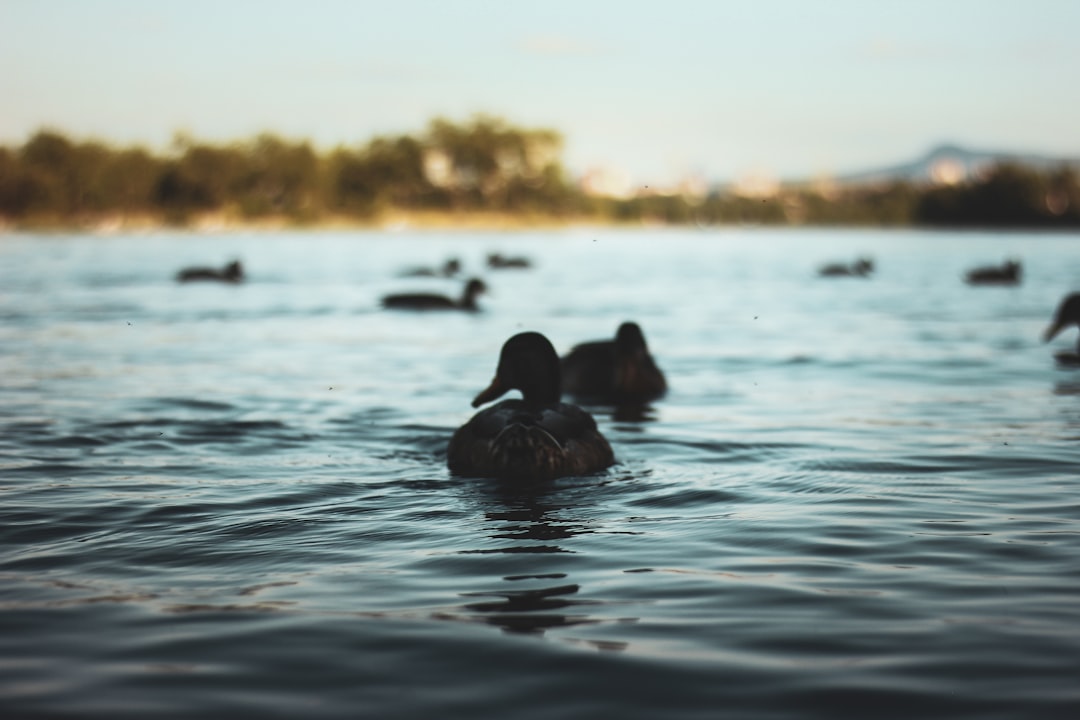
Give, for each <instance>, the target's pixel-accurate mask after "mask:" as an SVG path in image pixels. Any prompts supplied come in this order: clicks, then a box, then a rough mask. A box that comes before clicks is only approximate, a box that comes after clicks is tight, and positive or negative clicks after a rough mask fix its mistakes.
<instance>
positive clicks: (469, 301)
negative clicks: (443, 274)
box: [382, 278, 487, 312]
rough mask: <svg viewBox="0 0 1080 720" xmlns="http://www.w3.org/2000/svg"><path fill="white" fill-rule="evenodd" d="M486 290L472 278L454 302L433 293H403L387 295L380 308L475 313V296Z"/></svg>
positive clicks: (485, 287)
mask: <svg viewBox="0 0 1080 720" xmlns="http://www.w3.org/2000/svg"><path fill="white" fill-rule="evenodd" d="M486 290H487V286H486V285H484V283H483V281H482V280H477V279H475V278H474V279H472V280H470V281H469V282H468V283H467V284H466V285H465V290H464V292H463V293H462V295H461V299H460V300H454V299H452V298H449V297H446V296H445V295H438V294H435V293H403V294H399V295H387V296H386V297H384V298H383V299H382V306H383V307H384V308H390V309H396V310H467V311H469V312H476V311H477V310H479V309H480V307H479V305H477V304H476V296H477V295H479V294H481V293H483V292H485V291H486Z"/></svg>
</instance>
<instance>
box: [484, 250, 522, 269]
mask: <svg viewBox="0 0 1080 720" xmlns="http://www.w3.org/2000/svg"><path fill="white" fill-rule="evenodd" d="M487 264H488V267H489V268H491V269H492V270H507V269H525V268H529V267H532V263H531V262H530V261H529V259H528V258H524V257H507V256H505V255H503V254H501V253H491V254H489V255H488V256H487Z"/></svg>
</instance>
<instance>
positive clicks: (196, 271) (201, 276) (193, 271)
mask: <svg viewBox="0 0 1080 720" xmlns="http://www.w3.org/2000/svg"><path fill="white" fill-rule="evenodd" d="M176 280H177V282H196V281H200V280H213V281H217V282H227V283H238V282H242V281H243V280H244V267H243V266H242V265H241V264H240V261H239V260H233V261H232V262H231V263H229V264H228V265H226V266H225V267H224V268H222V269H220V270H219V269H217V268H212V267H189V268H184V269H183V270H181V271H180V272H178V273H177V274H176Z"/></svg>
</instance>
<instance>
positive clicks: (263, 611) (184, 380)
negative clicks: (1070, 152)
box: [0, 229, 1080, 719]
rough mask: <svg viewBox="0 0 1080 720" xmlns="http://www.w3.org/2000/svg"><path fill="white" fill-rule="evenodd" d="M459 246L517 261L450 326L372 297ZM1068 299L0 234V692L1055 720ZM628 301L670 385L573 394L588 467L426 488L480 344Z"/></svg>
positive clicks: (615, 246)
mask: <svg viewBox="0 0 1080 720" xmlns="http://www.w3.org/2000/svg"><path fill="white" fill-rule="evenodd" d="M493 251H502V252H506V253H511V254H524V255H527V256H529V257H531V258H532V259H533V260H534V262H535V265H536V267H535V268H534V269H532V270H528V271H501V272H486V273H483V275H484V277H485V281H486V282H487V283H488V285H489V286H490V287H491V289H492V293H491V294H490V295H489V296H487V297H483V298H481V302H482V304H483V305H484V307H485V311H484V312H483V313H481V314H478V315H438V316H432V315H416V314H402V313H391V312H387V311H382V310H380V309H379V308H378V298H379V297H380V296H381V295H382V294H384V293H386V292H391V291H399V290H410V289H442V290H446V291H448V292H455V293H456V291H457V287H458V285H457V283H454V282H450V281H445V280H431V279H419V280H415V279H414V280H404V279H401V278H398V277H396V275H397V273H398V272H399V271H401V270H402V269H404V268H406V267H409V266H413V265H421V264H426V265H438V264H441V263H442V261H443V260H445V259H446V258H448V257H451V256H458V257H460V258H461V259H462V261H463V263H464V264H465V266H466V268H467V269H472V270H481V269H482V264H483V263H482V260H483V258H484V256H485V255H486V254H487V253H488V252H493ZM858 254H869V255H872V256H873V257H874V258H875V259H876V260H877V266H878V272H877V273H876V275H875V276H874V277H873V278H871V279H869V280H859V279H822V278H818V277H816V276H815V273H814V269H815V268H816V267H817V266H818V265H820V264H822V263H824V262H827V261H834V260H841V261H845V260H850V259H853V258H854V257H855V256H856V255H858ZM1007 256H1017V257H1020V258H1022V259H1023V261H1024V263H1025V282H1024V284H1023V285H1022V286H1021V287H1018V288H971V287H968V286H966V285H964V284H963V283H962V282H961V280H960V278H961V276H962V273H963V271H964V270H966V269H967V268H969V267H971V266H973V265H977V264H985V263H996V262H998V261H1000V260H1002V259H1004V258H1005V257H1007ZM232 257H239V258H242V259H243V260H244V261H245V265H246V267H247V270H248V274H249V276H250V281H249V282H248V283H247V284H245V285H242V286H239V287H229V286H218V285H185V286H181V285H177V284H175V283H174V282H172V279H171V278H172V275H173V273H174V272H175V271H176V270H177V269H179V268H180V267H182V266H184V265H190V264H213V263H221V264H223V263H224V262H225V261H226V260H228V259H230V258H232ZM1076 289H1080V242H1078V238H1077V237H1075V236H1068V235H1034V234H1032V235H1025V234H1004V235H995V234H981V233H970V234H938V233H919V232H883V231H832V230H828V231H826V230H815V231H773V230H755V229H741V230H735V229H732V230H708V231H706V230H700V231H680V232H674V231H661V230H655V231H636V232H618V231H610V230H584V229H582V230H572V231H564V232H551V233H539V232H538V233H519V234H500V233H494V232H492V233H477V232H429V233H408V232H399V233H371V234H359V233H357V234H348V233H321V234H319V233H315V234H289V233H280V234H266V235H258V234H251V235H243V234H226V235H222V236H198V235H195V236H186V235H175V236H173V235H168V234H160V235H148V236H138V237H87V236H73V237H48V238H37V237H25V236H19V235H9V236H6V237H2V238H0V317H2V319H3V322H2V325H0V491H2V495H0V499H2V502H0V508H2V509H0V513H2V522H0V668H2V670H0V707H4V708H6V709H7V712H6V715H7V716H8V717H109V718H123V717H132V718H135V717H138V718H141V717H146V716H148V715H150V714H152V715H154V716H155V717H170V716H175V717H191V716H195V715H199V716H204V717H232V716H235V714H236V713H237V712H244V713H246V714H249V715H253V716H260V717H298V716H303V717H313V718H318V717H378V718H398V717H440V718H474V717H494V716H508V717H514V718H550V717H559V718H593V717H620V718H657V717H665V718H713V717H717V716H725V715H726V716H731V717H739V718H751V719H753V718H770V719H772V718H788V717H799V718H814V717H821V718H834V717H838V716H850V717H868V716H874V717H898V718H900V717H903V718H911V717H935V718H944V717H949V718H952V717H972V718H976V717H977V718H1015V717H1021V716H1023V717H1065V716H1071V717H1075V716H1077V715H1076V713H1077V712H1078V711H1080V685H1077V682H1076V681H1077V677H1078V676H1080V603H1078V602H1077V600H1078V595H1080V500H1078V497H1080V496H1078V493H1077V491H1076V487H1075V485H1076V482H1077V475H1078V474H1077V462H1078V460H1080V449H1078V446H1077V440H1078V439H1080V397H1078V395H1080V372H1077V371H1071V370H1067V369H1062V368H1058V367H1056V366H1055V365H1054V362H1053V359H1052V352H1053V350H1054V349H1060V348H1062V347H1067V346H1068V345H1069V344H1071V343H1072V342H1074V340H1075V330H1073V331H1070V332H1067V333H1064V334H1063V336H1062V337H1061V338H1059V339H1058V340H1056V341H1055V342H1054V343H1053V346H1052V347H1048V346H1046V345H1043V344H1042V343H1040V342H1039V337H1040V333H1041V332H1042V330H1043V328H1044V327H1045V326H1046V324H1047V323H1048V322H1049V320H1050V316H1051V313H1052V310H1053V308H1054V306H1055V305H1056V304H1057V302H1058V300H1059V299H1060V298H1061V297H1062V295H1063V294H1064V293H1065V292H1067V291H1070V290H1076ZM624 319H634V320H637V321H638V322H639V323H640V324H641V325H642V327H643V328H644V330H645V333H646V336H647V337H648V339H649V342H650V345H651V347H652V349H653V352H654V354H655V356H656V357H657V360H658V362H659V363H660V365H661V367H663V369H664V370H665V372H666V373H667V376H668V379H669V382H670V385H671V388H672V390H671V393H670V394H669V396H668V397H666V398H665V399H663V400H662V401H659V402H657V403H655V404H654V405H653V406H652V408H651V409H650V410H649V411H648V412H646V413H645V415H644V416H643V417H637V418H634V417H629V418H626V417H622V416H621V415H618V416H616V415H614V414H613V413H612V412H611V411H608V410H604V409H596V410H595V413H596V415H597V419H598V422H599V424H600V426H601V428H602V430H603V431H604V433H605V434H606V435H607V436H608V438H609V440H610V441H611V444H612V446H613V447H614V448H615V452H616V455H617V456H618V459H619V461H620V462H619V464H618V465H617V466H615V467H613V468H612V469H610V470H609V471H608V472H606V473H604V474H602V475H600V476H597V477H588V478H566V479H563V480H559V481H556V482H553V483H551V484H548V485H544V486H540V487H532V488H515V487H508V486H506V485H505V484H502V483H499V482H494V481H489V480H469V479H461V478H453V477H450V476H449V475H448V473H447V471H446V469H445V454H444V453H445V446H446V442H447V440H448V438H449V436H450V434H451V432H452V431H453V429H454V428H456V427H457V426H458V425H460V424H461V423H463V422H464V421H465V420H466V419H467V418H468V417H469V416H470V414H471V412H472V409H471V408H470V407H469V400H470V399H471V398H472V397H473V395H475V393H476V392H478V391H479V390H480V389H482V388H483V387H484V386H485V385H486V384H487V382H488V381H489V380H490V378H491V375H492V373H493V372H494V368H495V362H496V359H497V354H498V350H499V347H500V346H501V344H502V342H503V341H504V340H505V339H506V338H507V337H509V336H510V335H511V334H513V333H514V332H517V331H519V330H522V329H532V330H539V331H541V332H544V333H545V334H547V335H548V336H549V337H550V338H551V340H552V342H553V343H554V344H555V346H556V348H557V349H559V350H560V351H565V350H567V349H569V347H570V346H571V345H573V344H574V343H577V342H582V341H586V340H591V339H597V338H602V337H605V336H608V335H610V334H612V333H614V330H615V328H616V326H617V325H618V323H619V322H620V321H622V320H624Z"/></svg>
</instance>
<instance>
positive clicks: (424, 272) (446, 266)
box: [401, 258, 461, 278]
mask: <svg viewBox="0 0 1080 720" xmlns="http://www.w3.org/2000/svg"><path fill="white" fill-rule="evenodd" d="M459 272H461V261H460V260H458V259H457V258H450V259H449V260H447V261H446V262H445V263H443V266H442V267H441V268H437V269H436V268H425V267H420V268H411V269H409V270H406V271H405V272H403V273H401V276H402V277H447V278H448V277H454V276H455V275H457V274H458V273H459Z"/></svg>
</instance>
